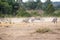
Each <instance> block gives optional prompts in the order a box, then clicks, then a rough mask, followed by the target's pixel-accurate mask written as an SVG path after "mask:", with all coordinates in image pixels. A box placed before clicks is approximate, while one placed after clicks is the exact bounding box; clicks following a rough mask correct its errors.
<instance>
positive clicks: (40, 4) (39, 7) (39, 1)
mask: <svg viewBox="0 0 60 40" xmlns="http://www.w3.org/2000/svg"><path fill="white" fill-rule="evenodd" d="M36 9H42V2H41V0H37V7H36Z"/></svg>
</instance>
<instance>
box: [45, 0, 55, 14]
mask: <svg viewBox="0 0 60 40" xmlns="http://www.w3.org/2000/svg"><path fill="white" fill-rule="evenodd" d="M44 10H45V12H46V13H48V14H50V13H53V12H54V11H55V8H54V6H53V4H52V2H51V1H50V0H47V1H46V2H45V8H44Z"/></svg>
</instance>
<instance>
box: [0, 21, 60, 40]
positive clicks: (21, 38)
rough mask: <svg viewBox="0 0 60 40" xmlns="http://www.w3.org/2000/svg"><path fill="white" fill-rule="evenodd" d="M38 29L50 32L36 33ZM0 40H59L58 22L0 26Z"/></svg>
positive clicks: (59, 29) (59, 25) (59, 28)
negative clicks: (49, 30) (47, 29)
mask: <svg viewBox="0 0 60 40" xmlns="http://www.w3.org/2000/svg"><path fill="white" fill-rule="evenodd" d="M39 28H50V29H51V30H52V32H48V33H36V32H35V31H36V30H37V29H39ZM0 40H60V22H57V23H56V24H54V23H52V22H40V23H15V24H9V23H5V24H3V23H2V24H0Z"/></svg>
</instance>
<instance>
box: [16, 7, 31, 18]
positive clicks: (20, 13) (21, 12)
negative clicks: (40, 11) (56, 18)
mask: <svg viewBox="0 0 60 40" xmlns="http://www.w3.org/2000/svg"><path fill="white" fill-rule="evenodd" d="M16 16H18V17H31V14H29V13H28V12H26V11H25V10H24V9H22V8H20V9H19V10H18V11H17V15H16Z"/></svg>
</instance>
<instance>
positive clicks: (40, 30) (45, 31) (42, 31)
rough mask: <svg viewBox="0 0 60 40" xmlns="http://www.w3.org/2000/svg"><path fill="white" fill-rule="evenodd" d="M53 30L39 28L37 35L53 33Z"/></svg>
mask: <svg viewBox="0 0 60 40" xmlns="http://www.w3.org/2000/svg"><path fill="white" fill-rule="evenodd" d="M51 31H52V30H51V29H49V28H39V29H37V30H36V32H37V33H47V32H51Z"/></svg>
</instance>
